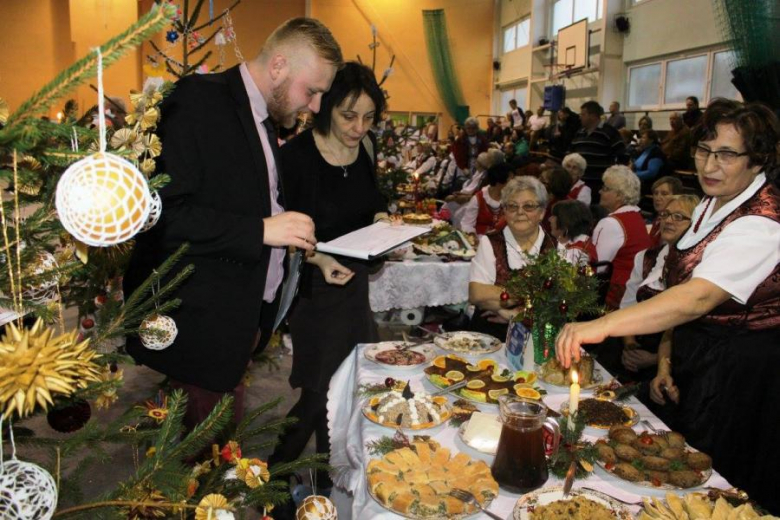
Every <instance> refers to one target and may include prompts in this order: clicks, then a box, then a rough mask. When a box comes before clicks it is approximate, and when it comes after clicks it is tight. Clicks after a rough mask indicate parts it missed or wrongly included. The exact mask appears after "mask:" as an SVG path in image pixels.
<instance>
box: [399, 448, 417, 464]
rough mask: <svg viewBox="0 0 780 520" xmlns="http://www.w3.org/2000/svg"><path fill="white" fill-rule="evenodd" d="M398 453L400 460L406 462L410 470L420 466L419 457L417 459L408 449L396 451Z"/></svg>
mask: <svg viewBox="0 0 780 520" xmlns="http://www.w3.org/2000/svg"><path fill="white" fill-rule="evenodd" d="M398 453H399V454H400V455H401V458H402V459H404V461H406V463H407V464H408V465H409V467H410V468H417V467H419V466H420V457H418V456H417V454H416V453H415V452H413V451H412V450H410V449H409V448H401V449H400V450H398Z"/></svg>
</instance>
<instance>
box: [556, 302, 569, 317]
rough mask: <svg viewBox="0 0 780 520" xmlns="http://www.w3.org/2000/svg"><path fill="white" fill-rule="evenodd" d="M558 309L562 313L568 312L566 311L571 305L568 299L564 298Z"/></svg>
mask: <svg viewBox="0 0 780 520" xmlns="http://www.w3.org/2000/svg"><path fill="white" fill-rule="evenodd" d="M558 310H559V311H560V312H561V314H566V312H567V311H568V310H569V306H568V305H567V304H566V300H563V301H562V302H561V304H560V305H558Z"/></svg>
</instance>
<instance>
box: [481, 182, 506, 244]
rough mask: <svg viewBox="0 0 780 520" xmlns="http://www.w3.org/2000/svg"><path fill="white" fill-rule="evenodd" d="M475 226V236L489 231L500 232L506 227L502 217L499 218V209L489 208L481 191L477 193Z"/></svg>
mask: <svg viewBox="0 0 780 520" xmlns="http://www.w3.org/2000/svg"><path fill="white" fill-rule="evenodd" d="M476 197H477V204H478V208H479V209H478V211H477V224H476V226H475V228H476V231H477V235H486V234H487V233H490V232H491V231H501V230H502V229H504V226H506V221H505V220H504V217H502V216H501V209H500V208H499V209H495V210H494V209H493V208H491V207H490V206H489V205H488V203H487V201H486V200H485V194H484V193H483V191H482V190H479V191H477V193H476Z"/></svg>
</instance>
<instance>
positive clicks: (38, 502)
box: [0, 459, 57, 520]
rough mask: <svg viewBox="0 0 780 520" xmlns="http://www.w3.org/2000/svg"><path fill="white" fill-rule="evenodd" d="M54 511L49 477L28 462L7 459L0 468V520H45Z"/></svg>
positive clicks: (54, 493)
mask: <svg viewBox="0 0 780 520" xmlns="http://www.w3.org/2000/svg"><path fill="white" fill-rule="evenodd" d="M56 508H57V485H56V484H55V483H54V479H53V478H52V476H51V475H50V474H49V473H48V472H47V471H46V470H45V469H43V468H41V467H40V466H38V465H36V464H33V463H31V462H23V461H21V460H16V459H11V460H9V461H6V462H4V463H3V465H2V467H0V518H2V519H3V520H49V519H50V518H51V517H52V516H53V515H54V510H55V509H56Z"/></svg>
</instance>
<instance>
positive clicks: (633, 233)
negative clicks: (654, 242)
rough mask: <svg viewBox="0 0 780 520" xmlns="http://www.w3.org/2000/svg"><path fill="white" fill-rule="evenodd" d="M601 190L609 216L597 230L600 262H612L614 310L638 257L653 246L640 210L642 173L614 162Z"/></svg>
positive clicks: (611, 302)
mask: <svg viewBox="0 0 780 520" xmlns="http://www.w3.org/2000/svg"><path fill="white" fill-rule="evenodd" d="M602 179H603V182H604V184H603V186H602V187H601V190H600V192H599V193H600V194H601V200H600V202H599V204H601V206H602V207H604V209H606V210H607V211H609V216H607V217H606V218H604V219H601V221H599V223H598V224H596V228H595V229H594V230H593V244H594V245H595V246H596V252H597V254H598V260H599V262H612V277H611V278H610V280H609V290H608V291H607V300H606V306H607V308H608V309H611V310H614V309H617V308H619V307H620V300H621V299H622V298H623V293H624V292H625V290H626V282H627V281H628V277H629V276H630V275H631V269H632V268H633V267H634V257H635V256H636V254H637V253H638V252H640V251H642V250H643V249H647V248H648V247H650V237H649V236H648V234H647V228H646V227H645V219H644V218H642V214H641V213H640V212H639V206H637V203H638V202H639V196H640V186H641V184H640V182H639V177H637V176H636V174H635V173H634V172H632V171H631V170H630V169H629V168H628V166H612V167H610V168H608V169H607V171H605V172H604V176H603V177H602Z"/></svg>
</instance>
